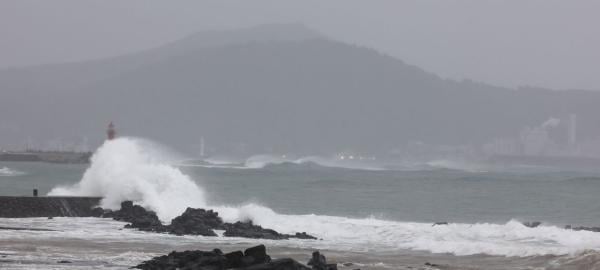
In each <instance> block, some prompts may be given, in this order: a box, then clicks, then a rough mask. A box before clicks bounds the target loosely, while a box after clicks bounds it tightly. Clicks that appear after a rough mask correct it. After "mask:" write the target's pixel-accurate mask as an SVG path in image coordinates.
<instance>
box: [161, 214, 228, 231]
mask: <svg viewBox="0 0 600 270" xmlns="http://www.w3.org/2000/svg"><path fill="white" fill-rule="evenodd" d="M220 228H223V220H222V219H221V218H220V217H219V214H218V213H217V212H214V211H212V210H208V211H206V210H204V209H195V208H189V207H188V208H187V209H186V210H185V212H183V214H181V216H178V217H176V218H174V219H173V220H172V221H171V225H169V226H168V231H169V233H172V234H176V235H185V234H187V235H203V236H217V234H216V233H215V232H214V231H213V229H220Z"/></svg>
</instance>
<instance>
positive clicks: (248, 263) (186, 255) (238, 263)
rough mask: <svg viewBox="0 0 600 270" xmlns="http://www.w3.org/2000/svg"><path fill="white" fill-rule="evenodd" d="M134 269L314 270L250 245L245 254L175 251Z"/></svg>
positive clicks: (239, 252)
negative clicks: (274, 256)
mask: <svg viewBox="0 0 600 270" xmlns="http://www.w3.org/2000/svg"><path fill="white" fill-rule="evenodd" d="M134 268H138V269H146V270H159V269H160V270H163V269H166V270H225V269H245V270H311V268H308V267H307V266H305V265H302V264H301V263H299V262H297V261H295V260H293V259H278V260H273V261H271V257H270V256H269V255H267V253H266V248H265V246H264V245H259V246H255V247H251V248H248V249H246V251H245V252H244V253H242V252H241V251H235V252H231V253H227V254H225V255H223V253H222V252H221V251H220V250H218V249H215V250H213V251H210V252H206V251H199V250H196V251H183V252H176V251H173V252H171V253H169V254H168V255H164V256H160V257H155V258H153V259H151V260H149V261H145V262H143V263H141V264H139V265H137V266H135V267H134ZM313 269H314V268H313ZM327 269H330V270H331V269H335V268H327Z"/></svg>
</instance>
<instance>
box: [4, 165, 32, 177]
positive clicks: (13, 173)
mask: <svg viewBox="0 0 600 270" xmlns="http://www.w3.org/2000/svg"><path fill="white" fill-rule="evenodd" d="M25 174H26V173H25V172H22V171H19V170H15V169H11V168H8V167H3V168H0V176H21V175H25Z"/></svg>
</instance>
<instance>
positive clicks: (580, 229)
mask: <svg viewBox="0 0 600 270" xmlns="http://www.w3.org/2000/svg"><path fill="white" fill-rule="evenodd" d="M565 229H570V230H574V231H590V232H600V227H585V226H579V227H571V225H567V226H565Z"/></svg>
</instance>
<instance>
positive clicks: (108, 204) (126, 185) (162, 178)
mask: <svg viewBox="0 0 600 270" xmlns="http://www.w3.org/2000/svg"><path fill="white" fill-rule="evenodd" d="M155 149H156V145H155V144H153V143H151V142H148V141H145V140H140V139H135V138H119V139H116V140H112V141H107V142H105V143H104V145H102V146H101V147H100V148H99V149H98V150H97V152H96V153H95V154H94V156H93V157H92V163H91V166H90V167H89V168H88V170H87V171H86V172H85V174H84V176H83V178H82V179H81V181H80V182H79V183H78V184H76V185H74V186H68V187H57V188H54V189H53V190H52V191H51V192H50V193H49V195H79V196H102V197H103V200H102V202H101V204H102V205H101V206H102V207H105V208H111V209H117V208H118V207H119V203H120V202H121V201H123V200H132V201H134V202H135V203H137V204H140V205H142V206H144V207H146V208H148V209H151V210H154V211H156V213H157V215H158V216H159V218H160V219H161V220H162V221H165V222H168V221H170V220H171V219H172V218H173V217H175V216H177V215H179V214H181V213H182V212H183V211H184V210H185V208H186V207H202V208H208V209H214V210H216V211H217V212H219V215H220V216H221V217H222V218H223V219H224V221H226V222H234V221H240V220H241V221H246V220H252V221H253V222H254V223H255V224H258V225H261V226H264V227H267V228H272V229H275V230H277V231H279V232H282V233H294V232H302V231H306V232H308V233H310V234H313V235H315V236H317V237H319V238H323V239H324V240H323V241H315V242H311V243H309V245H311V247H313V246H314V247H324V248H333V249H340V250H365V251H368V250H381V251H386V250H387V251H389V250H406V249H408V250H423V251H429V252H433V253H451V254H455V255H471V254H482V253H484V254H490V255H503V256H531V255H546V254H555V255H562V254H574V253H576V252H582V251H584V250H600V233H593V232H587V231H572V230H565V229H562V228H559V227H554V226H539V227H537V228H528V227H526V226H524V225H522V224H521V223H520V222H518V221H515V220H512V221H509V222H507V223H506V224H490V223H479V224H459V223H457V224H449V225H443V226H432V225H431V224H429V223H418V222H399V221H388V220H382V219H377V218H373V217H371V218H363V219H360V218H348V217H340V216H327V215H313V214H311V215H290V214H280V213H276V212H275V211H273V210H272V209H270V208H268V207H265V206H262V205H258V204H245V205H241V206H227V205H211V204H210V202H207V201H206V199H205V192H204V190H203V189H202V188H201V187H200V186H198V185H197V184H196V182H194V181H193V180H192V179H191V178H190V177H189V176H187V175H185V174H183V173H182V172H181V171H180V170H179V169H178V168H177V167H176V166H173V165H170V164H172V162H171V160H169V159H166V158H164V155H162V153H161V152H160V151H157V150H155ZM167 156H168V155H167ZM255 160H256V159H255ZM256 164H258V163H256ZM294 241H296V240H294ZM281 243H284V244H285V243H288V244H293V243H295V242H281Z"/></svg>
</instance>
